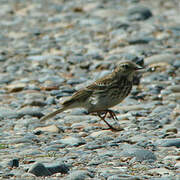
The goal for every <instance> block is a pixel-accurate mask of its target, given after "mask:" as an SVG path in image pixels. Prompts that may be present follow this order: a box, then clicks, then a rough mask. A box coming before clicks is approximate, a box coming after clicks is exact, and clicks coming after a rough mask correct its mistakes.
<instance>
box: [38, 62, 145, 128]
mask: <svg viewBox="0 0 180 180" xmlns="http://www.w3.org/2000/svg"><path fill="white" fill-rule="evenodd" d="M141 69H142V67H140V66H138V65H137V64H135V63H133V62H131V61H123V62H121V63H120V64H119V65H118V66H117V68H116V69H115V70H114V71H113V72H112V73H110V74H108V75H106V76H104V77H102V78H100V79H98V80H96V81H95V82H94V83H92V84H90V85H88V86H86V87H85V88H82V89H80V90H78V91H77V92H76V93H74V94H73V95H72V96H71V97H70V98H69V99H68V100H66V101H65V102H63V103H62V107H61V108H60V109H58V110H56V111H54V112H52V113H50V114H48V115H46V116H44V117H43V118H42V119H41V120H42V121H43V120H47V119H49V118H52V117H53V116H55V115H56V114H58V113H61V112H63V111H65V110H67V109H72V108H85V109H86V110H87V111H88V113H96V114H97V115H98V116H99V117H100V118H101V119H102V120H103V121H104V122H105V123H106V124H107V125H108V126H109V127H110V128H111V129H113V130H117V129H116V128H115V127H113V126H112V125H110V124H109V123H108V122H107V121H106V120H105V118H106V115H107V114H108V113H109V115H110V117H111V118H113V119H114V120H117V117H116V115H115V113H114V112H113V111H112V110H110V109H109V108H111V107H113V106H115V105H117V104H119V103H120V102H121V101H122V100H123V99H124V98H125V97H127V96H128V94H129V93H130V91H131V89H132V86H133V76H134V75H135V73H137V72H138V71H139V70H141Z"/></svg>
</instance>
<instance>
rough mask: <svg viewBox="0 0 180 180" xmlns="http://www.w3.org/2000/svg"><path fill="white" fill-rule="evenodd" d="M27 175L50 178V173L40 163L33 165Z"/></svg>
mask: <svg viewBox="0 0 180 180" xmlns="http://www.w3.org/2000/svg"><path fill="white" fill-rule="evenodd" d="M28 172H29V173H32V174H34V175H35V176H51V175H52V173H51V172H50V171H49V170H48V169H47V168H46V167H45V166H44V165H43V164H41V163H35V164H33V165H32V167H30V169H29V170H28Z"/></svg>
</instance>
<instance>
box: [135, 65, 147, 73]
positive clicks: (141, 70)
mask: <svg viewBox="0 0 180 180" xmlns="http://www.w3.org/2000/svg"><path fill="white" fill-rule="evenodd" d="M136 71H137V72H139V73H144V72H146V71H147V69H145V68H143V67H141V66H137V67H136Z"/></svg>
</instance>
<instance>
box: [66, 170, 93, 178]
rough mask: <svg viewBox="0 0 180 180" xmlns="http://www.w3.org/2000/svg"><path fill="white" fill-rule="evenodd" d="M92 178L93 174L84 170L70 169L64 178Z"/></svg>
mask: <svg viewBox="0 0 180 180" xmlns="http://www.w3.org/2000/svg"><path fill="white" fill-rule="evenodd" d="M90 178H93V175H92V174H91V173H90V172H88V171H85V170H77V171H72V172H71V173H70V174H69V175H68V176H67V177H66V178H65V179H67V180H86V179H90Z"/></svg>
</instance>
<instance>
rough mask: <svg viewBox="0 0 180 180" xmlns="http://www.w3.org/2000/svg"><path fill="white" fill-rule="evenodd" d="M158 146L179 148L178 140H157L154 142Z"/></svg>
mask: <svg viewBox="0 0 180 180" xmlns="http://www.w3.org/2000/svg"><path fill="white" fill-rule="evenodd" d="M156 143H157V144H158V145H160V146H164V147H171V146H175V147H177V148H179V147H180V139H179V138H176V139H163V140H157V142H156Z"/></svg>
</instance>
